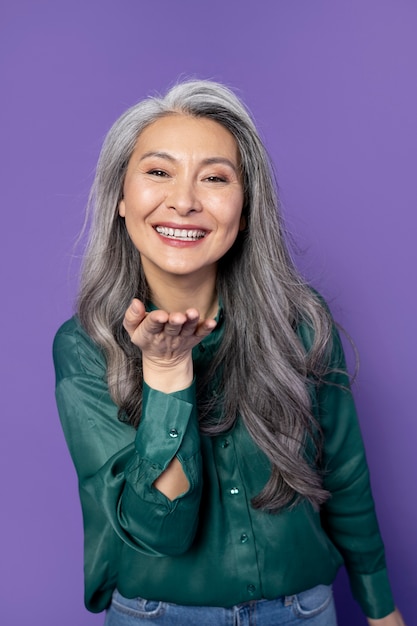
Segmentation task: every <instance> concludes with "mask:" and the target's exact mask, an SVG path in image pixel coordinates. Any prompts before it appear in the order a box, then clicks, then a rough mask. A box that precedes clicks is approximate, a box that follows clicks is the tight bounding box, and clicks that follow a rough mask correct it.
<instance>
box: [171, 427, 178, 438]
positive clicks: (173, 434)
mask: <svg viewBox="0 0 417 626" xmlns="http://www.w3.org/2000/svg"><path fill="white" fill-rule="evenodd" d="M169 436H170V437H172V438H173V439H175V438H176V437H178V430H177V429H176V428H171V430H170V431H169Z"/></svg>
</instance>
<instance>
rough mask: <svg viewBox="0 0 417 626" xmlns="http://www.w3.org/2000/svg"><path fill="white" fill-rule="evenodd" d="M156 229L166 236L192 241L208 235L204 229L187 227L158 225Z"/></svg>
mask: <svg viewBox="0 0 417 626" xmlns="http://www.w3.org/2000/svg"><path fill="white" fill-rule="evenodd" d="M155 230H156V232H157V233H159V234H160V235H163V236H164V237H172V238H173V239H190V240H192V241H194V240H197V239H202V238H203V237H205V235H206V233H205V231H204V230H187V229H186V228H168V227H166V226H156V227H155Z"/></svg>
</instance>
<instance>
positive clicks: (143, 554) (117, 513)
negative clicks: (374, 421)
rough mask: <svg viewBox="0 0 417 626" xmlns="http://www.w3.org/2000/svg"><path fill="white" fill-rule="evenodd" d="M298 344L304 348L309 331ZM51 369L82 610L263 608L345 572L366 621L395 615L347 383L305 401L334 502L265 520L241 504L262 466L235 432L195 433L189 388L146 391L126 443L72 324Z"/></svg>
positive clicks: (95, 360)
mask: <svg viewBox="0 0 417 626" xmlns="http://www.w3.org/2000/svg"><path fill="white" fill-rule="evenodd" d="M222 333H223V324H222V321H221V320H220V321H219V324H218V326H217V328H216V329H215V330H214V331H213V332H212V333H211V334H210V335H209V336H208V337H206V338H205V339H204V340H203V341H202V343H201V344H199V345H198V346H197V347H196V348H195V349H194V351H193V360H194V365H195V371H196V375H197V376H198V372H199V371H201V370H202V368H205V367H206V366H207V364H208V363H209V362H210V360H211V359H212V357H213V355H214V353H215V352H216V350H217V348H218V345H219V342H220V341H221V336H222ZM299 334H300V336H301V338H302V339H303V341H304V342H305V343H306V344H307V343H308V332H307V329H303V328H300V329H299ZM334 337H335V342H334V349H333V357H332V365H334V367H335V368H342V370H344V368H345V363H344V356H343V350H342V348H341V344H340V339H339V337H338V334H337V332H336V331H335V333H334ZM54 360H55V368H56V398H57V404H58V409H59V414H60V418H61V422H62V426H63V429H64V433H65V437H66V441H67V444H68V447H69V450H70V453H71V456H72V459H73V462H74V464H75V467H76V470H77V475H78V480H79V490H80V499H81V505H82V510H83V519H84V532H85V550H84V552H85V554H84V563H85V566H84V572H85V603H86V606H87V608H88V609H89V610H91V611H94V612H99V611H102V610H103V609H105V608H106V607H107V606H108V605H109V603H110V601H111V595H112V592H113V590H114V588H115V587H117V588H118V590H119V591H120V593H121V594H123V595H124V596H126V597H136V596H141V597H144V598H147V599H150V600H163V601H167V602H175V603H177V604H186V605H187V604H192V605H206V606H225V607H228V606H232V605H235V604H239V603H241V602H246V601H249V600H257V599H260V598H267V599H273V598H276V597H277V596H284V595H292V594H295V593H298V592H300V591H303V590H305V589H309V588H311V587H313V586H315V585H318V584H330V583H331V582H332V581H333V580H334V578H335V575H336V572H337V570H338V568H339V567H340V565H341V564H342V563H343V562H344V563H345V564H346V568H347V571H348V574H349V577H350V582H351V587H352V591H353V594H354V596H355V597H356V599H357V600H358V602H359V604H360V605H361V607H362V609H363V611H364V613H365V614H366V615H367V616H368V617H374V618H379V617H383V616H385V615H387V614H388V613H390V612H391V611H393V610H394V603H393V600H392V596H391V591H390V586H389V582H388V578H387V573H386V566H385V558H384V548H383V544H382V541H381V537H380V534H379V530H378V524H377V520H376V517H375V511H374V504H373V500H372V494H371V490H370V484H369V476H368V469H367V464H366V459H365V453H364V449H363V444H362V439H361V435H360V430H359V426H358V421H357V416H356V411H355V407H354V402H353V399H352V395H351V393H350V391H349V390H347V389H346V386H348V378H347V375H346V374H344V373H343V372H342V373H336V372H334V373H332V374H330V375H329V376H328V383H331V384H325V385H322V386H320V388H317V389H316V391H315V398H314V400H313V407H314V412H315V415H316V418H317V419H318V421H319V422H320V424H321V427H322V429H323V433H324V438H325V445H324V455H323V466H324V468H325V470H326V473H325V480H324V484H325V487H326V488H327V489H328V490H329V491H330V492H331V494H332V497H331V498H330V499H329V500H328V501H327V502H326V504H325V505H324V506H323V507H322V510H321V511H320V512H317V511H315V510H313V508H312V507H311V506H310V504H308V503H307V502H305V501H304V502H302V503H301V504H299V505H298V506H296V507H295V508H293V509H292V510H283V511H282V512H279V513H277V514H271V513H266V512H263V511H259V510H255V509H253V508H252V506H251V504H250V502H251V499H252V498H253V496H255V495H256V494H258V493H259V492H260V491H261V489H262V488H263V486H264V485H265V483H266V482H267V480H268V477H269V472H270V464H269V461H268V460H267V458H266V457H265V455H264V454H263V452H261V451H260V450H259V448H258V447H257V446H256V445H255V443H254V442H253V440H252V439H251V437H250V436H249V435H248V433H247V431H246V429H245V427H244V425H243V423H242V421H241V420H240V419H238V420H237V421H236V424H235V426H234V428H233V429H232V430H231V431H229V432H227V433H222V434H221V435H219V436H215V437H209V436H206V435H203V434H201V433H200V432H199V426H198V416H197V410H196V393H195V384H193V385H192V386H191V387H189V388H188V389H185V390H183V391H180V392H176V393H172V394H164V393H162V392H159V391H156V390H154V389H151V388H149V387H148V386H146V385H144V391H143V413H142V419H141V422H140V426H139V428H138V429H137V430H135V429H134V428H133V427H132V426H130V425H128V424H126V423H123V422H121V421H120V420H119V419H118V417H117V413H118V408H117V406H116V405H115V404H114V402H113V401H112V399H111V397H110V395H109V391H108V387H107V383H106V361H105V358H104V355H103V353H102V351H101V350H100V348H99V347H97V345H96V344H95V343H94V342H93V341H92V340H91V339H90V337H89V336H88V335H87V334H86V332H85V331H84V330H83V328H82V327H81V325H80V323H79V321H78V320H77V318H76V317H74V318H72V319H70V320H69V321H68V322H66V323H65V324H64V325H63V326H62V327H61V328H60V330H59V331H58V333H57V335H56V338H55V342H54ZM334 383H336V384H334ZM343 386H345V388H343ZM210 393H213V394H216V389H215V383H214V385H213V388H212V389H211V391H210ZM175 455H177V458H178V459H179V460H180V462H181V464H182V466H183V469H184V472H185V474H186V476H187V478H188V481H189V484H190V488H189V490H188V491H187V492H186V493H185V494H184V495H182V496H180V497H179V498H177V499H175V500H174V501H170V500H169V499H168V498H166V497H165V496H164V495H163V494H162V493H161V492H159V491H158V490H157V489H155V488H154V487H153V486H152V485H153V483H154V481H155V479H156V478H157V477H158V476H159V475H160V474H161V472H162V471H163V470H164V469H165V468H166V467H167V466H168V464H169V463H170V461H171V460H172V458H173V457H174V456H175Z"/></svg>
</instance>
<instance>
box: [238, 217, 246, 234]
mask: <svg viewBox="0 0 417 626" xmlns="http://www.w3.org/2000/svg"><path fill="white" fill-rule="evenodd" d="M245 228H246V216H245V215H243V214H242V215H241V216H240V222H239V230H240V232H242V230H245Z"/></svg>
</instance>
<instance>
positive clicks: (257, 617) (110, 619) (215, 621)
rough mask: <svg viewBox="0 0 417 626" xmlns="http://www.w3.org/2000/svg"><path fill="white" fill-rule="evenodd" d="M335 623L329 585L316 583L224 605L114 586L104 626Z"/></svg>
mask: <svg viewBox="0 0 417 626" xmlns="http://www.w3.org/2000/svg"><path fill="white" fill-rule="evenodd" d="M136 624H147V625H148V626H255V624H256V626H279V625H280V624H286V625H287V626H296V625H297V624H299V625H300V624H304V625H305V626H337V620H336V612H335V607H334V601H333V593H332V588H331V586H327V585H318V586H317V587H313V589H308V590H307V591H303V592H302V593H298V594H297V595H294V596H285V597H282V598H277V599H276V600H256V601H253V602H244V603H243V604H238V605H236V606H232V607H231V608H228V609H224V608H221V607H207V606H180V605H178V604H171V603H169V602H156V601H153V600H144V599H142V598H134V599H132V600H129V599H127V598H124V597H123V596H122V595H120V593H119V592H118V591H117V590H116V591H115V592H114V594H113V600H112V603H111V605H110V608H109V609H108V611H107V614H106V621H105V626H135V625H136Z"/></svg>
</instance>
